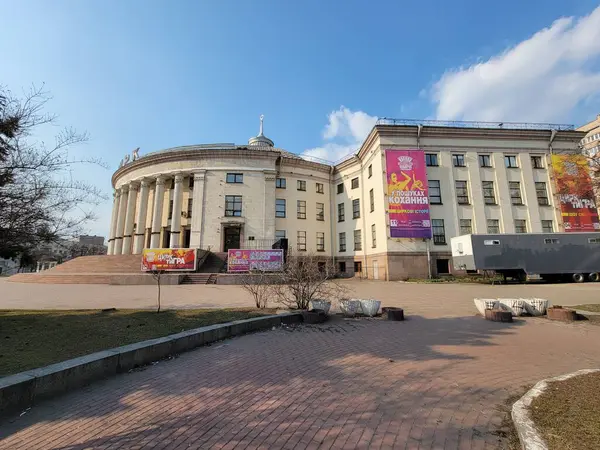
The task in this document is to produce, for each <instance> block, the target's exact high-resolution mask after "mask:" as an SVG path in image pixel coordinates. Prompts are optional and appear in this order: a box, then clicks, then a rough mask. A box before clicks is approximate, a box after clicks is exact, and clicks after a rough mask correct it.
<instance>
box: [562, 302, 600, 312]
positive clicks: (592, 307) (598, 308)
mask: <svg viewBox="0 0 600 450" xmlns="http://www.w3.org/2000/svg"><path fill="white" fill-rule="evenodd" d="M567 308H571V309H582V310H584V311H589V312H598V313H600V304H598V303H596V304H589V305H577V306H567Z"/></svg>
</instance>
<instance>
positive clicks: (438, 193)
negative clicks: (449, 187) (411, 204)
mask: <svg viewBox="0 0 600 450" xmlns="http://www.w3.org/2000/svg"><path fill="white" fill-rule="evenodd" d="M428 187H429V203H431V204H432V205H441V204H442V190H441V188H440V180H429V182H428Z"/></svg>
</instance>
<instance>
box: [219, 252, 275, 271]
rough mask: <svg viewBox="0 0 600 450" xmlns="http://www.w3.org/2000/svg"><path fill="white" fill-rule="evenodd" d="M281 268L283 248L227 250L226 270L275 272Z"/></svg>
mask: <svg viewBox="0 0 600 450" xmlns="http://www.w3.org/2000/svg"><path fill="white" fill-rule="evenodd" d="M281 269H283V250H229V251H228V252H227V272H250V271H251V270H261V271H264V272H277V271H280V270H281Z"/></svg>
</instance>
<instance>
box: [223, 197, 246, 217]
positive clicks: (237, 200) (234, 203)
mask: <svg viewBox="0 0 600 450" xmlns="http://www.w3.org/2000/svg"><path fill="white" fill-rule="evenodd" d="M241 216H242V196H241V195H226V196H225V217H241Z"/></svg>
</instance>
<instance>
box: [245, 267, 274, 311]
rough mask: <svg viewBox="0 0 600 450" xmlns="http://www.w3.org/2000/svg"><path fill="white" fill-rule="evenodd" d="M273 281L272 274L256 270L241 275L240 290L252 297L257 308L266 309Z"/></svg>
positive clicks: (271, 292) (272, 290)
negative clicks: (242, 289)
mask: <svg viewBox="0 0 600 450" xmlns="http://www.w3.org/2000/svg"><path fill="white" fill-rule="evenodd" d="M274 281H275V277H274V276H273V275H272V274H268V273H267V272H263V271H262V270H257V271H254V272H250V273H248V274H246V275H242V288H244V290H245V291H246V292H248V293H249V294H250V295H252V298H253V299H254V303H255V304H256V307H257V308H266V307H267V303H268V302H269V298H270V297H271V296H272V295H273V292H274V289H273V285H272V283H273V282H274Z"/></svg>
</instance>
